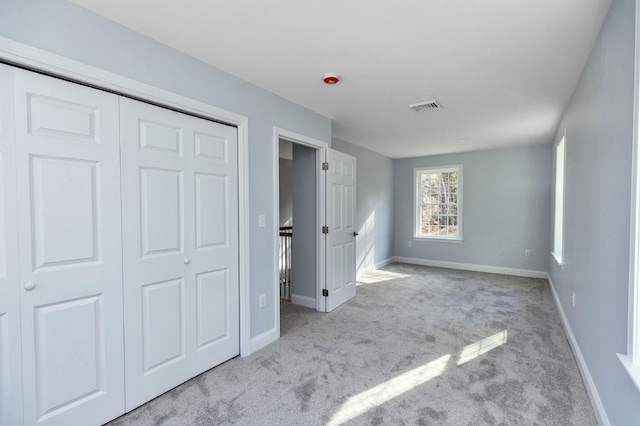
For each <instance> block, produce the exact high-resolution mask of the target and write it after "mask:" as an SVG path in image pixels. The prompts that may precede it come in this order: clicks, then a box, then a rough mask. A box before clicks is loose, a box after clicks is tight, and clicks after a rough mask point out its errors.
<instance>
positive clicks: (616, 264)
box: [548, 0, 640, 425]
mask: <svg viewBox="0 0 640 426" xmlns="http://www.w3.org/2000/svg"><path fill="white" fill-rule="evenodd" d="M634 22H635V4H634V1H633V0H614V1H613V3H612V5H611V9H610V11H609V15H608V17H607V19H606V21H605V23H604V25H603V27H602V30H601V33H600V35H599V37H598V40H597V42H596V45H595V46H594V49H593V51H592V52H591V56H590V57H589V60H588V62H587V65H586V67H585V69H584V71H583V74H582V76H581V78H580V81H579V83H578V87H577V89H576V92H575V93H574V96H573V99H572V101H571V103H570V104H569V107H568V108H567V110H566V113H565V115H564V118H563V120H562V123H561V125H560V128H559V132H558V137H557V138H558V139H559V138H560V137H561V136H560V135H561V133H562V132H563V129H565V128H566V132H567V137H566V140H565V148H566V153H565V167H566V168H565V220H564V259H565V263H566V265H565V268H564V270H561V268H560V267H559V266H558V264H557V263H556V261H555V259H554V258H553V257H551V256H550V275H551V279H552V281H553V283H554V286H555V288H556V290H557V292H558V295H559V298H560V302H561V304H562V306H563V310H564V312H565V313H566V316H567V318H568V321H569V324H570V327H571V329H572V330H573V334H574V335H575V338H576V340H577V343H578V346H579V347H580V351H581V352H582V355H583V356H584V359H585V362H586V364H587V367H588V369H589V372H590V373H591V376H592V377H593V381H594V383H595V386H596V388H597V390H598V393H599V395H600V398H601V399H602V403H603V405H604V408H605V410H606V412H607V415H608V417H609V419H610V420H611V424H613V425H632V424H634V425H637V424H638V422H639V421H640V392H638V389H637V388H636V387H635V386H634V385H633V384H632V382H631V380H630V378H629V377H628V375H627V373H626V372H625V371H624V370H623V368H622V365H621V364H620V362H619V360H618V359H617V358H616V352H619V353H623V354H626V353H627V329H628V327H627V326H628V324H627V320H628V317H627V315H628V304H627V303H628V291H629V244H630V241H629V232H630V214H629V212H630V206H631V204H630V203H631V159H632V141H633V98H634V57H635V50H634V37H635V35H634V31H635V28H634ZM552 217H553V216H551V218H552ZM550 220H551V219H550ZM550 250H551V246H550V249H549V250H548V251H550ZM572 292H575V294H576V306H575V308H573V307H572V306H571V294H572Z"/></svg>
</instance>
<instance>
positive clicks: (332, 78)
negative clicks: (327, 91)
mask: <svg viewBox="0 0 640 426" xmlns="http://www.w3.org/2000/svg"><path fill="white" fill-rule="evenodd" d="M322 81H324V82H325V84H336V83H337V82H339V81H340V78H339V77H338V74H325V75H324V78H323V79H322Z"/></svg>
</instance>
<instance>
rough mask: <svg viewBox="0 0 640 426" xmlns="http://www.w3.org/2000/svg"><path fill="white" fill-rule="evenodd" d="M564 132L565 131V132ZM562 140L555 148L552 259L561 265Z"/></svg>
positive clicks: (563, 137)
mask: <svg viewBox="0 0 640 426" xmlns="http://www.w3.org/2000/svg"><path fill="white" fill-rule="evenodd" d="M565 132H566V131H565ZM564 139H565V136H562V139H560V142H558V145H557V146H556V197H555V211H554V223H553V252H552V254H553V257H555V258H556V260H557V261H558V263H559V264H560V265H562V228H563V222H564V150H565V148H564Z"/></svg>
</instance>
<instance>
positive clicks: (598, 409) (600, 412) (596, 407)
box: [547, 274, 611, 426]
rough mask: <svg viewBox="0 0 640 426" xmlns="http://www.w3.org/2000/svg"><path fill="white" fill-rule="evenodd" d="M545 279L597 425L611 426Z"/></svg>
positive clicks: (554, 292)
mask: <svg viewBox="0 0 640 426" xmlns="http://www.w3.org/2000/svg"><path fill="white" fill-rule="evenodd" d="M547 279H548V280H549V285H550V286H551V293H553V301H554V302H555V304H556V308H557V309H558V313H559V314H560V322H561V323H562V327H563V328H564V333H565V334H566V335H567V339H568V340H569V345H571V350H572V351H573V355H574V357H575V359H576V362H577V364H578V369H579V370H580V373H581V374H582V380H583V381H584V384H585V387H586V388H587V394H588V395H589V399H590V400H591V405H592V406H593V411H594V412H595V415H596V419H597V420H598V424H599V425H601V426H611V422H610V421H609V417H608V416H607V412H606V411H605V409H604V405H602V400H601V399H600V394H599V393H598V389H597V388H596V384H595V383H594V381H593V378H592V377H591V373H590V372H589V367H587V363H586V361H585V360H584V357H583V356H582V351H581V350H580V346H578V341H577V340H576V337H575V336H574V334H573V331H572V330H571V326H570V325H569V320H568V319H567V316H566V315H565V313H564V309H563V308H562V304H561V303H560V297H559V296H558V293H557V292H556V289H555V286H554V285H553V281H551V277H550V276H549V275H548V274H547Z"/></svg>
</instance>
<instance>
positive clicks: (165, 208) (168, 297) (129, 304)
mask: <svg viewBox="0 0 640 426" xmlns="http://www.w3.org/2000/svg"><path fill="white" fill-rule="evenodd" d="M120 112H121V128H120V134H121V144H122V181H123V186H122V197H123V205H122V211H123V235H124V239H123V244H124V246H123V252H124V288H125V298H124V300H125V324H126V330H125V347H126V387H127V403H126V406H127V411H129V410H131V409H133V408H135V407H137V406H138V405H141V404H143V403H144V402H146V401H148V400H150V399H152V398H154V397H155V396H157V395H160V394H161V393H163V392H165V391H167V390H169V389H171V388H172V387H174V386H176V385H178V384H180V383H182V382H184V381H186V380H188V379H189V378H190V376H189V374H188V368H187V341H188V322H189V319H188V318H187V316H188V314H189V309H188V307H187V306H186V303H187V301H188V300H189V299H190V298H191V296H190V292H191V289H190V286H189V285H188V282H187V270H188V266H187V264H186V263H185V261H186V259H187V253H186V252H185V230H186V228H187V227H188V223H186V222H187V220H188V219H187V217H188V216H187V214H186V212H185V176H184V175H185V160H184V155H183V135H184V132H185V129H184V118H183V115H182V114H176V113H175V112H173V111H168V110H164V109H162V108H158V107H154V106H151V105H147V104H143V103H140V102H137V101H133V100H130V99H125V98H123V99H121V100H120Z"/></svg>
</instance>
